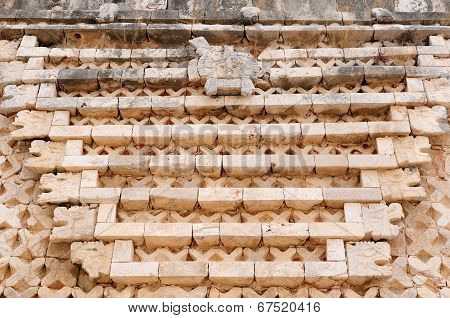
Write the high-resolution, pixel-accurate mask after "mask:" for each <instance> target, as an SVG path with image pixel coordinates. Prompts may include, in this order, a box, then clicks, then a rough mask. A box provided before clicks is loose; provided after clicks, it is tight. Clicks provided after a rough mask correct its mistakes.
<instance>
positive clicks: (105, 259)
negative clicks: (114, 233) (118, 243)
mask: <svg viewBox="0 0 450 318" xmlns="http://www.w3.org/2000/svg"><path fill="white" fill-rule="evenodd" d="M113 249H114V244H107V245H104V244H103V242H85V243H81V242H75V243H72V245H71V247H70V257H71V259H72V262H73V263H74V264H80V265H81V267H82V268H83V269H84V270H85V271H86V273H87V274H88V275H89V277H90V278H92V279H97V278H99V277H101V276H107V275H109V272H110V268H111V259H112V255H113Z"/></svg>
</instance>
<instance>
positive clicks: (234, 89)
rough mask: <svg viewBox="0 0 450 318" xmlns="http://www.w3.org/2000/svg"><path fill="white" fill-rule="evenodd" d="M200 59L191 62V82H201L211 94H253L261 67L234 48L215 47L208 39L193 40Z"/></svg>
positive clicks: (251, 57) (208, 93) (248, 55)
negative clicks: (254, 81) (254, 83)
mask: <svg viewBox="0 0 450 318" xmlns="http://www.w3.org/2000/svg"><path fill="white" fill-rule="evenodd" d="M189 42H190V44H191V45H192V46H193V47H194V48H195V49H196V53H197V54H198V55H200V57H199V58H197V59H194V60H192V61H190V63H189V70H188V73H189V80H190V81H196V80H200V82H201V83H202V84H204V85H205V92H206V94H207V95H252V93H253V91H254V89H255V86H254V85H253V80H255V79H256V78H257V77H258V73H260V71H261V64H260V62H258V61H257V60H255V59H254V58H253V56H252V55H250V54H248V53H241V52H235V51H234V47H232V46H223V47H222V46H211V45H209V44H208V42H207V41H206V39H205V38H204V37H200V38H196V39H193V40H190V41H189Z"/></svg>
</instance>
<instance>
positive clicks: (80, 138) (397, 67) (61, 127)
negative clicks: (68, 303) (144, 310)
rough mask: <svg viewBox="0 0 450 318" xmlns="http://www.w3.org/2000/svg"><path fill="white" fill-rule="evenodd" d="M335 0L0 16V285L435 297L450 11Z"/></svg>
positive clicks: (446, 195) (443, 217) (194, 293)
mask: <svg viewBox="0 0 450 318" xmlns="http://www.w3.org/2000/svg"><path fill="white" fill-rule="evenodd" d="M337 2H338V3H337V10H334V11H326V12H325V13H323V14H322V15H319V14H314V13H311V14H310V15H304V14H300V13H298V14H296V15H295V14H294V12H293V11H288V10H284V11H283V10H282V11H283V12H282V13H281V11H280V12H278V13H276V14H275V13H274V12H272V13H271V14H269V11H267V10H264V9H263V10H260V9H261V8H257V7H253V8H251V10H250V9H249V8H244V9H242V10H241V8H240V7H239V8H238V13H237V15H234V13H233V12H230V14H229V15H228V16H220V15H217V14H213V12H212V11H208V10H206V11H205V12H203V16H202V19H200V20H195V21H190V20H189V14H190V12H189V8H185V7H183V6H178V7H177V4H176V1H170V0H169V1H147V2H146V4H145V6H146V7H145V8H143V7H139V6H140V5H142V4H141V2H140V1H137V2H136V3H137V4H136V5H137V6H138V7H136V8H134V9H136V10H137V11H136V12H138V13H139V14H141V15H146V17H147V18H146V19H145V17H144V19H143V20H142V19H141V20H139V21H140V22H137V21H134V20H133V17H132V16H127V15H131V13H133V12H135V11H122V10H121V9H122V8H121V7H118V8H117V10H113V11H111V13H110V15H105V14H104V10H99V11H98V12H97V11H95V10H91V11H89V12H90V13H89V14H92V15H93V16H92V17H88V16H84V17H83V16H82V15H78V18H77V17H76V15H75V14H74V13H70V11H64V10H63V11H52V10H48V12H50V13H48V17H47V15H45V14H41V18H35V19H31V18H28V19H27V20H26V24H24V23H15V22H21V21H22V19H23V18H24V15H26V14H25V13H24V12H23V10H18V11H17V10H9V11H6V13H8V12H9V14H10V15H8V14H4V15H1V16H0V20H2V21H4V24H3V25H2V28H1V29H0V81H1V82H0V88H1V94H2V95H1V98H0V114H1V115H0V178H1V186H0V297H127V298H131V297H163V298H164V297H280V298H285V297H450V280H449V273H450V270H449V268H450V265H449V257H450V245H449V233H450V223H449V220H450V218H449V215H450V184H449V178H450V150H449V149H450V148H449V146H450V138H449V136H450V135H449V134H450V126H449V122H448V109H449V107H450V82H449V80H450V77H449V76H450V72H449V71H450V27H449V26H448V24H449V18H448V12H441V13H440V12H422V13H421V18H420V19H417V15H416V16H414V15H413V13H415V12H410V13H406V12H402V13H400V12H398V11H402V10H406V11H411V10H412V11H414V9H411V8H409V7H408V6H407V5H406V2H403V1H396V2H395V7H394V6H393V5H387V4H388V3H390V2H389V1H385V4H386V5H385V7H386V8H384V9H383V8H378V9H374V10H372V11H371V12H370V13H371V14H369V17H367V16H366V13H367V11H366V10H362V11H361V14H356V13H354V12H347V11H345V12H344V7H345V3H346V2H347V1H337ZM350 2H351V1H350ZM379 2H380V3H381V2H383V1H379ZM391 4H392V3H391ZM236 8H237V7H234V6H233V7H232V9H233V10H234V9H236ZM45 9H51V8H45ZM91 9H92V8H91ZM410 9H411V10H410ZM292 10H294V9H292ZM422 11H432V10H425V9H424V10H422ZM38 12H39V11H38ZM57 12H69V13H70V14H69V13H66V15H63V14H62V13H57ZM127 12H128V13H127ZM130 12H131V13H130ZM136 12H135V14H137V13H136ZM182 12H183V14H185V15H184V17H185V18H184V19H181V18H180V16H181V13H182ZM175 13H176V14H175ZM58 15H59V18H58ZM86 15H88V13H86ZM135 16H136V15H135ZM70 17H72V18H71V19H69V18H70ZM408 17H409V18H411V19H413V17H416V18H414V20H411V21H409V20H408V19H409V18H408ZM77 19H78V20H77ZM79 19H81V20H82V22H84V24H73V22H80V20H79ZM249 21H250V22H251V23H249ZM39 22H50V23H48V24H39ZM168 22H171V23H168ZM191 22H192V23H191ZM210 22H214V23H210ZM313 22H314V23H313ZM56 28H57V30H56ZM124 30H125V31H126V32H122V31H124Z"/></svg>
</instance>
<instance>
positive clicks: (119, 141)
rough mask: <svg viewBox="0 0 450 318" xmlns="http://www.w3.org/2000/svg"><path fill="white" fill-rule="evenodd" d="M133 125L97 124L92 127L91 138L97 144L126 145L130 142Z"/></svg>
mask: <svg viewBox="0 0 450 318" xmlns="http://www.w3.org/2000/svg"><path fill="white" fill-rule="evenodd" d="M132 131H133V126H131V125H98V126H94V127H93V128H92V139H94V142H95V143H96V144H97V145H105V146H126V145H128V144H130V142H131V135H132Z"/></svg>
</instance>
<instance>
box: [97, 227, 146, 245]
mask: <svg viewBox="0 0 450 318" xmlns="http://www.w3.org/2000/svg"><path fill="white" fill-rule="evenodd" d="M144 227H145V224H144V223H97V224H96V225H95V233H94V237H95V239H97V240H101V241H105V242H113V241H115V240H130V241H133V242H134V244H135V245H142V244H143V243H144Z"/></svg>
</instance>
